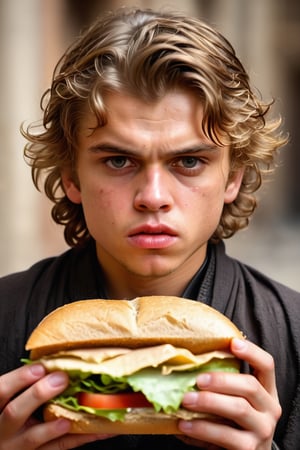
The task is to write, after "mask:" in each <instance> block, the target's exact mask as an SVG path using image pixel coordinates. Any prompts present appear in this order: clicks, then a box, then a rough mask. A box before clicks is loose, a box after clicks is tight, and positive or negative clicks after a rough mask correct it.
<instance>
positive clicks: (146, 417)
mask: <svg viewBox="0 0 300 450" xmlns="http://www.w3.org/2000/svg"><path fill="white" fill-rule="evenodd" d="M43 414H44V420H45V421H51V420H55V419H58V418H65V419H68V420H70V421H71V430H70V433H75V434H86V433H100V434H101V433H103V434H182V432H181V431H180V430H179V429H178V419H179V418H184V419H187V420H188V419H195V418H197V419H205V418H209V419H210V420H215V421H221V418H219V417H217V416H213V415H212V414H204V413H196V412H192V411H187V410H180V411H179V412H178V416H177V417H176V415H174V416H170V415H167V414H165V413H162V412H161V413H157V412H155V411H153V410H152V409H150V408H133V409H131V411H130V412H129V413H128V414H127V415H126V417H125V420H124V421H123V422H120V421H118V420H117V421H115V422H112V421H110V420H108V419H105V418H102V417H99V416H95V415H92V414H87V413H84V412H76V411H70V410H68V409H66V408H62V407H61V406H59V405H55V404H51V403H50V404H48V405H47V406H46V407H45V408H44V412H43Z"/></svg>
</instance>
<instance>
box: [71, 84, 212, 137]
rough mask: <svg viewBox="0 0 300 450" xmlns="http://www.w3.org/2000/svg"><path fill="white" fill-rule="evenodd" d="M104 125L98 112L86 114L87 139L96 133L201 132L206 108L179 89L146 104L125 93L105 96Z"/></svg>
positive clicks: (84, 131)
mask: <svg viewBox="0 0 300 450" xmlns="http://www.w3.org/2000/svg"><path fill="white" fill-rule="evenodd" d="M103 104H104V108H105V111H104V115H103V112H102V111H101V117H105V121H104V125H103V126H100V127H99V126H98V125H99V122H98V119H97V117H96V115H95V114H94V113H92V112H91V111H86V113H85V114H84V116H83V117H82V119H81V123H80V134H83V135H85V136H87V135H88V134H90V133H91V131H92V130H96V129H98V128H99V130H101V129H113V128H116V129H118V130H120V131H121V130H125V129H127V130H130V129H135V128H137V129H143V130H144V131H147V130H149V131H153V130H155V131H156V132H158V131H159V130H166V128H167V127H173V128H175V127H176V128H178V129H181V128H185V129H187V128H190V129H193V128H194V129H195V130H196V129H197V130H198V132H200V131H201V129H202V128H201V127H202V121H203V107H202V103H201V101H200V99H199V98H198V97H197V96H196V94H195V93H193V92H191V91H189V90H183V89H176V90H172V91H169V92H167V93H166V94H165V95H164V96H163V97H161V98H159V99H156V100H153V101H146V100H143V99H142V98H140V97H137V96H133V95H130V94H128V93H125V92H118V93H117V92H108V93H105V94H104V96H103Z"/></svg>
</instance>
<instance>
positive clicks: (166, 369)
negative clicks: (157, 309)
mask: <svg viewBox="0 0 300 450" xmlns="http://www.w3.org/2000/svg"><path fill="white" fill-rule="evenodd" d="M214 358H218V359H225V358H233V355H232V354H231V353H228V352H224V351H215V352H209V353H204V354H201V355H194V354H193V353H191V352H190V351H189V350H187V349H184V348H178V347H174V346H173V345H170V344H162V345H157V346H154V347H146V348H139V349H127V348H114V347H111V348H110V347H107V348H85V349H76V350H67V351H61V352H59V353H56V354H54V355H51V356H46V357H44V358H41V359H40V360H39V361H40V362H41V363H42V364H43V365H44V366H45V368H46V370H48V371H49V372H51V371H54V370H64V371H69V372H71V371H78V370H80V371H81V372H85V373H93V374H107V375H110V376H112V377H122V376H127V375H131V374H133V373H136V372H138V371H139V370H142V369H145V368H147V367H159V368H160V369H161V372H162V373H163V374H164V375H167V374H169V373H172V372H174V371H184V370H193V369H196V368H198V367H199V366H201V365H203V364H206V363H207V362H209V361H211V360H212V359H214Z"/></svg>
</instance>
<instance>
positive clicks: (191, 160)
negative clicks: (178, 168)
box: [181, 156, 199, 169]
mask: <svg viewBox="0 0 300 450" xmlns="http://www.w3.org/2000/svg"><path fill="white" fill-rule="evenodd" d="M181 161H182V166H183V167H185V168H186V169H193V168H194V167H195V166H196V165H197V163H198V162H199V159H198V158H196V157H194V156H184V157H183V158H181Z"/></svg>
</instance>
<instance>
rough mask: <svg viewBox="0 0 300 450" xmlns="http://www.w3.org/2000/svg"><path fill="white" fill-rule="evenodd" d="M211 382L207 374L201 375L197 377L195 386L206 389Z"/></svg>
mask: <svg viewBox="0 0 300 450" xmlns="http://www.w3.org/2000/svg"><path fill="white" fill-rule="evenodd" d="M210 382H211V375H210V374H209V373H202V374H201V375H198V376H197V385H198V386H199V387H206V386H208V385H209V384H210Z"/></svg>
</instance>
